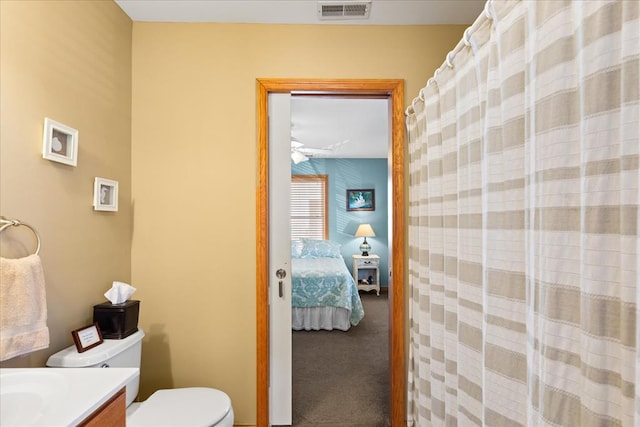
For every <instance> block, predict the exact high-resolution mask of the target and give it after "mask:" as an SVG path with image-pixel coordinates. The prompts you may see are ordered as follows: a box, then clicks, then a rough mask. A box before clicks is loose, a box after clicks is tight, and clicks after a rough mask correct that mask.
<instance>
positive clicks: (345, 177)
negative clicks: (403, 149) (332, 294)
mask: <svg viewBox="0 0 640 427" xmlns="http://www.w3.org/2000/svg"><path fill="white" fill-rule="evenodd" d="M387 167H388V166H387V159H309V161H307V162H302V163H298V164H297V165H296V164H293V163H292V164H291V173H292V174H293V175H328V176H329V188H328V192H329V194H328V199H329V208H328V211H329V240H333V241H335V242H338V243H340V244H341V245H342V248H341V251H342V256H343V258H344V260H345V264H346V265H347V268H348V269H349V271H351V270H352V264H353V261H352V258H351V255H354V254H360V253H361V252H360V249H359V246H360V243H362V240H363V238H362V237H354V236H353V235H354V234H355V233H356V229H357V228H358V226H359V225H360V224H363V223H368V224H371V227H373V231H374V232H375V233H376V236H375V237H367V242H369V244H370V245H371V251H369V253H371V254H376V255H379V256H380V285H381V286H388V283H389V281H388V278H389V240H388V235H389V219H388V213H389V200H388V197H387V188H388V187H387V184H388V170H387ZM347 189H374V190H375V210H374V211H362V212H353V211H352V212H348V211H347Z"/></svg>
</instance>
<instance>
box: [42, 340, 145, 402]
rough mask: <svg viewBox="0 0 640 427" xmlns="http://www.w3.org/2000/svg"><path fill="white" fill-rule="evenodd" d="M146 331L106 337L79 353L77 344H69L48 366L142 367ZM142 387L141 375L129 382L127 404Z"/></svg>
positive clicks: (50, 359) (52, 358) (53, 356)
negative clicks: (116, 337)
mask: <svg viewBox="0 0 640 427" xmlns="http://www.w3.org/2000/svg"><path fill="white" fill-rule="evenodd" d="M143 337H144V331H142V329H138V332H136V333H134V334H132V335H129V336H128V337H126V338H123V339H120V340H116V339H106V340H104V341H103V342H102V344H100V345H98V346H96V347H94V348H92V349H89V350H87V351H85V352H83V353H78V350H77V349H76V346H75V345H72V346H69V347H67V348H65V349H63V350H60V351H59V352H57V353H55V354H53V355H51V356H50V357H49V359H48V360H47V366H49V367H52V368H138V369H139V368H140V358H141V356H142V338H143ZM139 388H140V376H139V375H138V376H136V378H135V380H132V381H130V382H129V383H127V389H126V395H127V396H126V398H127V406H129V405H130V404H131V402H133V401H134V399H135V398H136V396H137V395H138V389H139Z"/></svg>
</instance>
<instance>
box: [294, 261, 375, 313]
mask: <svg viewBox="0 0 640 427" xmlns="http://www.w3.org/2000/svg"><path fill="white" fill-rule="evenodd" d="M291 272H292V275H291V277H292V283H293V286H292V287H293V292H292V299H291V306H292V307H322V306H330V307H342V308H346V309H347V310H350V311H351V315H350V319H349V320H350V322H351V324H352V325H353V326H355V325H357V324H358V323H359V322H360V320H361V319H362V318H363V317H364V309H363V308H362V301H361V300H360V295H358V288H357V286H356V283H355V282H354V280H353V277H351V274H350V273H349V270H347V266H346V265H345V264H344V261H343V259H342V258H295V259H292V260H291Z"/></svg>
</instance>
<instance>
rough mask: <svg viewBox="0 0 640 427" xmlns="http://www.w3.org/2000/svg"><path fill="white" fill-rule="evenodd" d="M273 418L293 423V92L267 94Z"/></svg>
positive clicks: (277, 422) (272, 421)
mask: <svg viewBox="0 0 640 427" xmlns="http://www.w3.org/2000/svg"><path fill="white" fill-rule="evenodd" d="M268 111H269V140H268V144H269V423H270V425H291V417H292V416H291V400H292V393H291V229H290V225H289V218H290V214H289V210H290V206H291V205H290V198H291V95H290V94H288V93H286V94H284V93H273V94H269V105H268Z"/></svg>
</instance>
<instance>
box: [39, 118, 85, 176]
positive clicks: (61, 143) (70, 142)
mask: <svg viewBox="0 0 640 427" xmlns="http://www.w3.org/2000/svg"><path fill="white" fill-rule="evenodd" d="M42 157H44V158H45V159H47V160H52V161H54V162H58V163H64V164H65V165H69V166H74V167H75V166H77V165H78V131H77V130H76V129H74V128H72V127H70V126H67V125H65V124H62V123H59V122H56V121H55V120H52V119H50V118H48V117H45V119H44V131H43V133H42Z"/></svg>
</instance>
